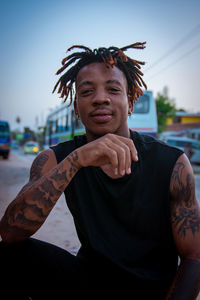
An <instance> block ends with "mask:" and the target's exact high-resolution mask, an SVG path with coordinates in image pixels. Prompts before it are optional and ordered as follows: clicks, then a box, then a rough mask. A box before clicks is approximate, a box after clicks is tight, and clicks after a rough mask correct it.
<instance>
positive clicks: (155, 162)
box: [52, 131, 183, 281]
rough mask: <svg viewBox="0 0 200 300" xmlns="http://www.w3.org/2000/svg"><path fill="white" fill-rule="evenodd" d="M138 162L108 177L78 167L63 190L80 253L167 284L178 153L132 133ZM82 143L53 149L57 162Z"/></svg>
mask: <svg viewBox="0 0 200 300" xmlns="http://www.w3.org/2000/svg"><path fill="white" fill-rule="evenodd" d="M131 138H132V139H133V141H134V144H135V146H136V149H137V151H138V156H139V161H138V162H132V166H131V169H132V172H131V174H130V175H125V176H124V177H122V178H118V179H112V178H110V177H109V176H107V175H106V174H105V173H104V172H103V171H102V170H101V169H100V168H98V167H85V168H81V169H80V170H79V171H78V173H77V174H76V175H75V177H74V178H73V179H72V181H71V182H70V184H69V186H68V187H67V188H66V190H65V196H66V201H67V205H68V207H69V209H70V211H71V213H72V215H73V218H74V222H75V226H76V230H77V234H78V237H79V240H80V242H81V245H82V247H81V251H83V252H84V251H85V253H87V251H90V253H92V252H93V253H98V254H99V255H101V256H103V257H105V258H106V259H108V260H109V261H111V262H112V263H114V264H115V265H117V266H119V267H120V268H122V269H123V270H126V271H127V272H129V273H131V274H133V275H134V276H135V277H136V278H138V279H142V280H153V281H156V280H158V281H160V280H161V281H169V280H171V279H172V278H173V276H174V274H175V272H176V269H177V260H178V257H177V252H176V249H175V245H174V241H173V237H172V230H171V223H170V195H169V185H170V177H171V174H172V171H173V168H174V165H175V163H176V161H177V159H178V157H179V156H180V155H181V154H182V153H183V152H182V151H181V150H179V149H177V148H174V147H171V146H168V145H166V144H165V143H163V142H161V141H158V140H156V139H155V138H153V137H150V136H147V135H141V134H139V133H137V132H133V131H131ZM86 143H87V139H86V136H85V135H83V136H76V137H74V140H72V141H67V142H64V143H60V144H58V145H56V146H54V147H52V149H53V150H54V152H55V155H56V158H57V162H58V163H59V162H61V161H62V160H63V159H64V158H65V157H66V156H67V155H68V154H69V153H71V152H72V151H73V150H75V149H76V148H78V147H80V146H82V145H84V144H86Z"/></svg>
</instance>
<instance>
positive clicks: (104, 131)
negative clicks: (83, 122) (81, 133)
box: [86, 127, 115, 138]
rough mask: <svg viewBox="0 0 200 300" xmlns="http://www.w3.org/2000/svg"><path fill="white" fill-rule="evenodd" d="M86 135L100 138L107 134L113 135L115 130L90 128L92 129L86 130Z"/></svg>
mask: <svg viewBox="0 0 200 300" xmlns="http://www.w3.org/2000/svg"><path fill="white" fill-rule="evenodd" d="M86 133H87V135H88V134H89V135H90V136H93V137H96V138H97V137H101V136H103V135H105V134H107V133H115V130H113V129H112V128H102V127H101V128H92V129H86Z"/></svg>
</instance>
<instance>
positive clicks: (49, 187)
mask: <svg viewBox="0 0 200 300" xmlns="http://www.w3.org/2000/svg"><path fill="white" fill-rule="evenodd" d="M77 160H78V154H77V152H76V151H74V152H72V153H71V154H69V155H68V156H67V158H66V160H64V161H62V162H61V163H60V164H59V165H57V166H56V167H55V168H53V169H51V170H50V171H49V172H48V173H47V174H45V175H44V176H42V168H43V166H44V165H45V163H46V162H47V161H48V155H46V154H43V155H41V156H40V157H38V159H36V160H35V162H34V163H33V165H32V168H31V175H30V178H31V180H32V181H30V182H29V183H28V184H27V185H26V186H25V187H24V188H23V189H22V190H21V191H20V193H19V194H18V195H17V198H16V199H15V200H14V201H13V202H12V203H11V204H10V205H9V206H8V209H7V211H6V213H5V215H4V224H6V226H7V225H8V226H10V228H11V227H12V228H13V230H14V231H15V232H16V233H17V232H20V229H21V230H22V231H23V232H24V234H25V233H27V234H28V235H30V232H32V233H33V232H35V231H36V230H37V229H38V228H39V227H40V226H41V225H42V224H43V222H44V221H45V219H46V217H47V216H48V214H49V213H50V211H51V210H52V208H53V207H54V205H55V203H56V201H57V200H58V198H59V197H60V195H61V193H62V192H64V190H65V188H66V187H67V185H68V184H69V183H70V181H71V179H72V178H73V176H74V175H75V174H76V172H77V171H78V169H79V168H78V167H77V164H76V161H77ZM40 176H42V177H40ZM23 232H22V235H23Z"/></svg>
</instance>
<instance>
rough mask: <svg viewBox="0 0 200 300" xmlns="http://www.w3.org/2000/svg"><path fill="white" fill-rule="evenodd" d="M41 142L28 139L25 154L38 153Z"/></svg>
mask: <svg viewBox="0 0 200 300" xmlns="http://www.w3.org/2000/svg"><path fill="white" fill-rule="evenodd" d="M38 152H39V144H38V142H34V141H28V142H26V143H25V144H24V154H38Z"/></svg>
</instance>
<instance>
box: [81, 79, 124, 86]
mask: <svg viewBox="0 0 200 300" xmlns="http://www.w3.org/2000/svg"><path fill="white" fill-rule="evenodd" d="M93 83H94V82H93V81H89V80H85V81H82V82H81V83H80V84H79V85H78V87H77V88H80V87H81V86H84V85H92V84H93ZM113 83H114V84H117V85H119V86H122V84H121V82H120V81H118V80H116V79H109V80H107V81H106V84H113Z"/></svg>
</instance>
